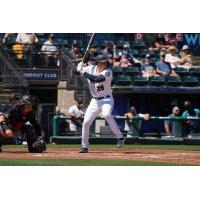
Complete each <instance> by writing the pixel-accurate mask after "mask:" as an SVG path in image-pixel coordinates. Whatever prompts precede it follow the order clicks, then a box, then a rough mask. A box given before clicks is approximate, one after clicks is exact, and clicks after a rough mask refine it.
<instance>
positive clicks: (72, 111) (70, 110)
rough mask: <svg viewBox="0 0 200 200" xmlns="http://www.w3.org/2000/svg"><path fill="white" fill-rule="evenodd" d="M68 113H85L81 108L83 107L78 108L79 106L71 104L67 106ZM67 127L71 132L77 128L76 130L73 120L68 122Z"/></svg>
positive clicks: (82, 114)
mask: <svg viewBox="0 0 200 200" xmlns="http://www.w3.org/2000/svg"><path fill="white" fill-rule="evenodd" d="M68 113H71V114H73V115H81V116H84V114H85V112H84V110H83V109H79V108H78V107H77V105H73V106H71V107H70V108H69V110H68ZM70 121H71V120H70ZM69 129H70V131H72V132H76V131H78V130H77V126H76V125H75V124H74V123H73V121H71V122H70V125H69Z"/></svg>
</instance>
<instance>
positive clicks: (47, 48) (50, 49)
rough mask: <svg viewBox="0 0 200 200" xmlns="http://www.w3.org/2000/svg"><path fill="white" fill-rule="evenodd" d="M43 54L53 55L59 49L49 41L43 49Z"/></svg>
mask: <svg viewBox="0 0 200 200" xmlns="http://www.w3.org/2000/svg"><path fill="white" fill-rule="evenodd" d="M41 50H42V51H43V52H45V54H47V55H52V52H57V51H58V49H57V47H56V46H55V45H54V44H53V43H52V42H51V41H49V40H47V41H46V42H45V43H44V44H43V46H42V49H41Z"/></svg>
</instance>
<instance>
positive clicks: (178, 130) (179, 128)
mask: <svg viewBox="0 0 200 200" xmlns="http://www.w3.org/2000/svg"><path fill="white" fill-rule="evenodd" d="M114 118H115V119H122V120H129V121H130V122H131V123H132V125H133V126H132V136H133V137H141V136H142V135H141V133H140V130H139V121H141V120H144V118H143V117H138V116H136V117H134V118H133V119H127V118H126V117H124V116H117V115H115V116H114ZM58 119H71V117H69V116H64V115H59V114H58V115H55V116H54V117H53V135H52V136H57V135H58V134H57V131H58V125H57V120H58ZM150 119H152V120H171V121H175V122H177V123H176V124H175V126H176V129H175V133H174V137H183V133H182V126H183V125H182V123H181V122H185V121H187V120H200V117H187V118H183V117H162V116H151V117H150ZM95 120H104V118H103V117H100V116H98V117H96V119H95ZM90 136H91V137H96V133H95V128H94V127H93V128H92V131H91V132H90Z"/></svg>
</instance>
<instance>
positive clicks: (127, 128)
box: [124, 106, 150, 137]
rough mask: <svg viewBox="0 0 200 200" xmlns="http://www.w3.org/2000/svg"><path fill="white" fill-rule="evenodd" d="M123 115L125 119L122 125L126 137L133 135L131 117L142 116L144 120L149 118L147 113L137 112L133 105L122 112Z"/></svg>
mask: <svg viewBox="0 0 200 200" xmlns="http://www.w3.org/2000/svg"><path fill="white" fill-rule="evenodd" d="M124 116H125V117H126V118H127V119H126V120H125V127H124V131H125V132H126V133H127V137H132V136H133V123H132V119H133V118H134V117H136V116H138V117H143V118H144V120H149V118H150V115H149V114H148V113H146V114H141V113H139V114H137V110H136V108H135V107H134V106H132V107H130V108H129V111H128V112H127V113H125V114H124Z"/></svg>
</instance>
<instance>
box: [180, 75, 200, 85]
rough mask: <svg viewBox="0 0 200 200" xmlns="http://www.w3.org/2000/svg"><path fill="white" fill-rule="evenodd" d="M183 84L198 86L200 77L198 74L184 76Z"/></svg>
mask: <svg viewBox="0 0 200 200" xmlns="http://www.w3.org/2000/svg"><path fill="white" fill-rule="evenodd" d="M182 80H183V84H184V85H186V86H198V85H199V79H198V77H196V76H184V77H183V78H182Z"/></svg>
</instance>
